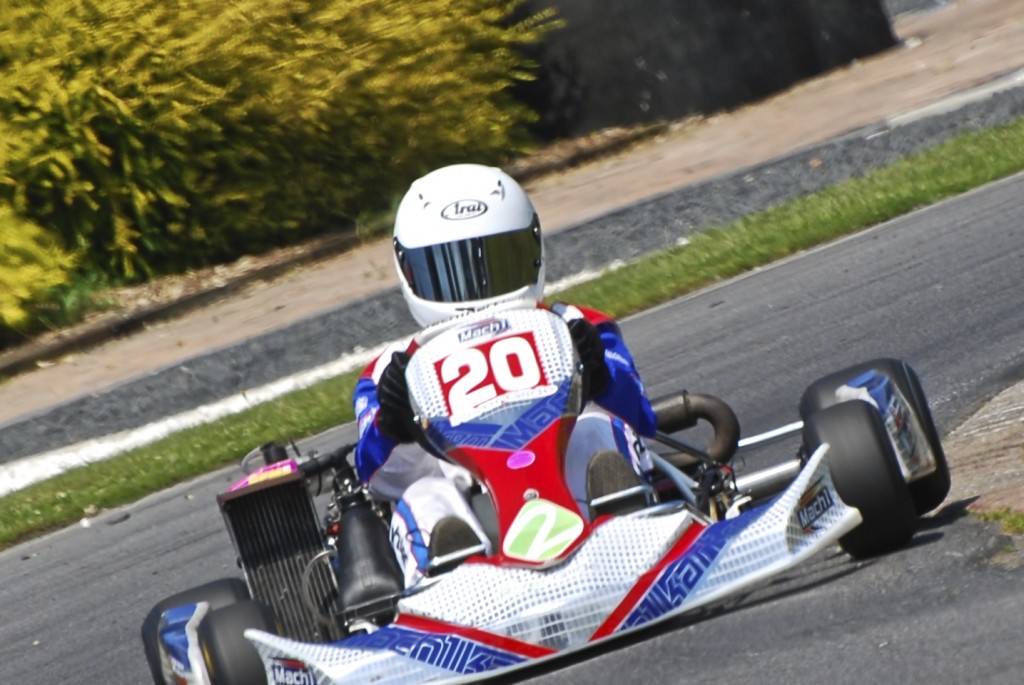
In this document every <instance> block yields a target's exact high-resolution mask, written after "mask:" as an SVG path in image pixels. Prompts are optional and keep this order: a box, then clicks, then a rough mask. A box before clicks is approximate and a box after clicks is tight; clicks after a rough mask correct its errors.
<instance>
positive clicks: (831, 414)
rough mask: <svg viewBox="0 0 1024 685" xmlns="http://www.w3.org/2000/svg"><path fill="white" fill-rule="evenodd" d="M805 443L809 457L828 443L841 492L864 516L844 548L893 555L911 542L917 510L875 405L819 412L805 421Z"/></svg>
mask: <svg viewBox="0 0 1024 685" xmlns="http://www.w3.org/2000/svg"><path fill="white" fill-rule="evenodd" d="M803 440H804V447H805V449H806V450H807V452H808V454H810V453H811V452H813V451H814V450H815V449H817V448H818V447H819V446H820V445H822V444H823V443H828V445H829V450H828V455H827V457H826V458H827V460H828V463H829V469H830V470H831V472H832V482H833V484H834V485H835V488H836V492H838V493H839V497H840V498H841V499H842V500H843V502H845V503H846V504H848V505H850V506H853V507H857V509H859V510H860V513H861V516H862V518H863V521H862V522H861V524H860V525H859V526H857V527H856V528H854V529H853V530H852V531H850V532H849V533H847V534H846V535H844V536H843V537H842V538H840V540H839V545H840V547H842V548H843V550H845V551H846V552H847V553H848V554H849V555H850V556H852V557H854V558H855V559H863V558H866V557H872V556H876V555H878V554H884V553H886V552H891V551H893V550H895V549H898V548H900V547H902V546H903V545H905V544H906V543H907V541H909V540H910V538H911V537H912V536H913V534H914V530H915V528H916V527H917V511H916V509H915V508H914V501H913V499H912V497H911V495H910V490H909V489H908V488H907V484H906V482H905V481H904V480H903V474H902V473H901V472H900V468H899V464H898V463H897V460H896V459H897V458H896V453H895V451H894V449H893V446H892V442H890V440H889V435H888V432H887V431H886V429H885V424H884V423H883V422H882V417H881V416H880V415H879V414H878V412H877V411H875V409H874V407H872V406H871V405H870V404H868V403H867V402H863V401H860V400H855V401H850V402H842V403H840V404H836V405H833V406H831V407H826V408H825V409H822V410H821V411H817V412H814V413H813V414H811V415H810V416H808V417H807V418H806V420H805V421H804V428H803Z"/></svg>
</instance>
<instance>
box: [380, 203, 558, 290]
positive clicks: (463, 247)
mask: <svg viewBox="0 0 1024 685" xmlns="http://www.w3.org/2000/svg"><path fill="white" fill-rule="evenodd" d="M395 252H396V254H397V255H398V264H399V267H400V268H401V269H402V274H403V275H404V276H405V280H406V282H407V283H408V284H409V287H410V288H411V289H412V292H413V294H415V295H416V297H419V298H420V299H423V300H429V301H431V302H470V301H473V300H485V299H489V298H492V297H498V296H501V295H506V294H508V293H512V292H515V291H516V290H519V289H520V288H522V287H523V286H527V285H534V284H536V283H537V276H538V272H539V271H540V266H541V243H540V227H539V225H538V224H537V223H536V221H535V222H534V224H533V225H532V226H528V227H527V228H523V229H519V230H516V231H508V232H506V233H497V234H495V235H488V236H483V237H480V238H465V239H463V240H453V241H451V242H448V243H441V244H440V245H428V246H426V247H413V248H406V247H404V246H403V245H402V244H401V243H400V242H398V241H397V240H396V241H395Z"/></svg>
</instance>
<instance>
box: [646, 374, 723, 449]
mask: <svg viewBox="0 0 1024 685" xmlns="http://www.w3.org/2000/svg"><path fill="white" fill-rule="evenodd" d="M651 407H652V408H653V409H654V414H655V416H657V418H658V431H659V432H661V433H676V432H678V431H682V430H686V429H688V428H693V427H694V426H696V425H697V422H698V421H701V420H704V421H707V422H708V423H710V424H711V427H712V428H713V429H714V431H715V437H714V438H713V439H712V440H711V443H710V444H709V445H708V447H707V451H706V452H707V455H708V456H709V457H711V459H712V460H713V461H714V462H715V463H716V464H718V465H722V464H728V463H729V460H730V459H732V457H733V455H734V454H736V447H737V445H738V444H739V440H740V421H739V419H738V418H736V413H735V412H734V411H733V410H732V408H731V407H730V406H729V405H728V404H726V403H725V402H723V401H722V400H720V399H718V398H717V397H713V396H712V395H702V394H700V393H692V392H687V391H685V390H684V391H683V392H681V393H677V394H674V395H666V396H664V397H659V398H658V399H656V400H653V401H652V402H651ZM682 466H685V464H682Z"/></svg>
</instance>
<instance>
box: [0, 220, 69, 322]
mask: <svg viewBox="0 0 1024 685" xmlns="http://www.w3.org/2000/svg"><path fill="white" fill-rule="evenodd" d="M0 246H2V249H0V340H3V339H4V337H5V336H6V335H10V333H11V332H14V331H19V330H22V329H25V328H26V327H27V326H28V325H29V324H30V318H31V317H30V308H31V306H32V305H33V304H35V303H37V302H39V301H40V300H41V299H42V298H43V297H44V296H45V295H46V293H47V291H49V290H50V289H51V288H54V287H56V286H58V285H61V284H63V283H66V282H67V281H68V277H69V272H70V270H71V268H72V267H73V266H74V261H75V260H74V258H73V256H72V255H71V254H69V253H67V252H65V251H64V250H62V249H61V248H60V246H59V245H58V244H57V241H56V240H54V239H53V238H52V237H51V236H49V235H47V234H46V232H45V231H44V230H43V229H42V228H40V227H39V226H37V225H36V224H34V223H33V222H31V221H28V220H26V219H24V218H22V217H20V216H18V215H17V214H16V213H15V212H14V211H13V210H12V209H11V207H10V206H8V205H5V204H3V203H2V202H0Z"/></svg>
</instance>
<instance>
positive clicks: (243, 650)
mask: <svg viewBox="0 0 1024 685" xmlns="http://www.w3.org/2000/svg"><path fill="white" fill-rule="evenodd" d="M248 628H257V629H259V630H263V631H266V632H268V633H274V634H277V632H278V631H277V624H276V621H275V620H274V611H273V610H272V609H271V608H270V607H269V606H267V605H266V604H264V603H263V602H260V601H259V600H255V599H250V600H245V601H242V602H238V603H237V604H231V605H229V606H226V607H222V608H220V609H217V610H216V611H211V612H210V613H208V614H207V615H206V617H205V618H204V619H203V621H202V623H200V624H199V630H198V634H199V647H200V649H201V650H202V652H203V659H204V660H205V662H206V672H207V674H208V675H209V676H210V683H211V685H251V684H252V683H263V682H266V679H267V670H266V668H265V667H264V666H263V660H262V659H260V655H259V653H258V652H257V651H256V648H255V647H254V646H253V644H252V643H251V642H249V641H248V640H247V639H245V635H243V632H244V631H245V630H246V629H248Z"/></svg>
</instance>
